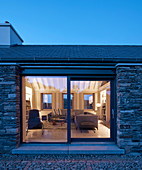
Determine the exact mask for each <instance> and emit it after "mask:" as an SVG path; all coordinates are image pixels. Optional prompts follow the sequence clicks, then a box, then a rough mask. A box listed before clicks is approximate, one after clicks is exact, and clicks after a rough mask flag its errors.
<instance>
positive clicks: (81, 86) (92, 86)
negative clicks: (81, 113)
mask: <svg viewBox="0 0 142 170" xmlns="http://www.w3.org/2000/svg"><path fill="white" fill-rule="evenodd" d="M29 83H30V84H31V86H32V87H33V88H34V89H35V90H42V91H43V90H59V91H61V92H62V91H63V90H67V78H66V77H50V76H48V77H47V76H44V77H38V76H27V77H26V85H27V84H29ZM101 84H102V81H71V90H75V91H77V92H81V91H83V90H98V88H99V87H100V86H101Z"/></svg>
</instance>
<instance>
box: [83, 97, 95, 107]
mask: <svg viewBox="0 0 142 170" xmlns="http://www.w3.org/2000/svg"><path fill="white" fill-rule="evenodd" d="M84 109H93V94H84Z"/></svg>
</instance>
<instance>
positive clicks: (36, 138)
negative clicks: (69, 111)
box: [26, 121, 110, 143]
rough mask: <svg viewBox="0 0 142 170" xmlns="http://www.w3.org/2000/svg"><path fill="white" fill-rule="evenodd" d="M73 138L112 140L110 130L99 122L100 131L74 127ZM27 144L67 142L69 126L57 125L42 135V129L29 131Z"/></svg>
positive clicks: (72, 130)
mask: <svg viewBox="0 0 142 170" xmlns="http://www.w3.org/2000/svg"><path fill="white" fill-rule="evenodd" d="M71 137H72V138H110V129H109V128H108V127H106V126H104V125H103V124H101V121H99V124H98V130H95V131H94V130H79V129H77V130H76V128H74V125H72V129H71ZM26 142H27V143H29V142H67V126H66V125H63V126H61V125H57V126H50V128H45V129H44V131H43V134H42V130H41V129H35V130H29V131H28V134H27V136H26Z"/></svg>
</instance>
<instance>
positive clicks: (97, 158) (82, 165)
mask: <svg viewBox="0 0 142 170" xmlns="http://www.w3.org/2000/svg"><path fill="white" fill-rule="evenodd" d="M5 169H8V170H15V169H24V170H26V169H28V170H39V169H49V170H50V169H52V170H53V169H56V170H60V169H64V170H66V169H67V170H69V169H71V170H74V169H78V170H84V169H86V170H97V169H100V170H103V169H107V170H108V169H113V170H114V169H121V170H123V169H128V170H131V169H138V170H140V169H142V155H140V154H131V155H130V154H129V155H1V156H0V170H5Z"/></svg>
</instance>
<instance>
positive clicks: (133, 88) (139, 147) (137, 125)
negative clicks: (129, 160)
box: [116, 65, 142, 153]
mask: <svg viewBox="0 0 142 170" xmlns="http://www.w3.org/2000/svg"><path fill="white" fill-rule="evenodd" d="M116 74H117V77H116V79H117V83H116V85H117V144H118V146H119V147H120V148H124V149H125V151H126V153H129V152H142V66H140V65H139V66H136V65H135V66H119V65H118V67H117V68H116Z"/></svg>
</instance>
